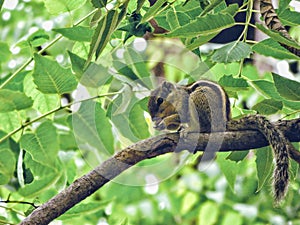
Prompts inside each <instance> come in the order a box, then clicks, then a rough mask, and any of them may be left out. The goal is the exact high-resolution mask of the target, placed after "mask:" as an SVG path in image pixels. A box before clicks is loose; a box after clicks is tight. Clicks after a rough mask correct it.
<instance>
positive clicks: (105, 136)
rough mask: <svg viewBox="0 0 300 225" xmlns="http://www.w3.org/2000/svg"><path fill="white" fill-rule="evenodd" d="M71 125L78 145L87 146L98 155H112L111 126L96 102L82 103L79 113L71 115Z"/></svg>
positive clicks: (112, 139) (112, 138)
mask: <svg viewBox="0 0 300 225" xmlns="http://www.w3.org/2000/svg"><path fill="white" fill-rule="evenodd" d="M72 124H73V127H74V134H75V137H76V139H77V140H78V141H79V142H80V143H83V144H89V145H90V146H93V147H95V148H96V149H98V151H99V152H100V153H104V154H109V155H111V154H113V153H114V137H113V134H112V126H111V124H110V121H109V119H108V118H107V117H106V112H105V111H104V110H103V109H102V107H101V105H100V104H99V103H98V102H96V103H95V102H92V101H89V102H83V103H82V104H81V105H80V109H79V111H78V112H76V113H74V114H73V116H72ZM82 131H84V132H82Z"/></svg>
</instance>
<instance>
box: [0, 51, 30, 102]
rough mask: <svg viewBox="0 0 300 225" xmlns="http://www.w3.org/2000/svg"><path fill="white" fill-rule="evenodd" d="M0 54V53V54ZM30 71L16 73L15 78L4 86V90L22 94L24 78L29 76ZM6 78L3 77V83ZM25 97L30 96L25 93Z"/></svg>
mask: <svg viewBox="0 0 300 225" xmlns="http://www.w3.org/2000/svg"><path fill="white" fill-rule="evenodd" d="M0 54H1V53H0ZM29 73H30V71H22V72H20V73H18V75H17V76H15V77H14V78H13V79H12V80H11V81H10V82H9V83H8V84H7V85H6V86H5V89H9V90H12V91H21V92H23V91H24V86H26V85H24V79H25V77H26V75H27V74H29ZM7 78H8V77H5V79H3V81H5V80H6V79H7ZM25 94H26V95H27V96H30V95H28V94H27V93H25Z"/></svg>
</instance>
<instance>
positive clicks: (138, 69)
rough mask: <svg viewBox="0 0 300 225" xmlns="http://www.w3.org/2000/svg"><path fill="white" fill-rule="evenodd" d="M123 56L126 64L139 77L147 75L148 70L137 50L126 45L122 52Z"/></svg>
mask: <svg viewBox="0 0 300 225" xmlns="http://www.w3.org/2000/svg"><path fill="white" fill-rule="evenodd" d="M124 58H125V62H126V64H127V65H128V66H129V67H130V68H131V69H132V71H133V72H134V73H135V74H136V75H137V76H138V77H139V78H143V77H149V70H148V68H147V66H146V63H145V62H144V59H143V58H142V56H141V55H140V54H139V52H137V51H136V50H134V49H133V48H130V47H128V48H126V51H125V53H124Z"/></svg>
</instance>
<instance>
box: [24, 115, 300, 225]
mask: <svg viewBox="0 0 300 225" xmlns="http://www.w3.org/2000/svg"><path fill="white" fill-rule="evenodd" d="M275 125H276V126H277V127H278V128H279V129H280V130H282V131H283V132H284V134H285V136H286V137H287V138H288V139H289V140H290V141H292V142H299V141H300V119H295V120H291V121H282V122H277V123H275ZM211 137H214V136H211ZM220 137H222V138H220ZM195 138H197V139H198V142H197V143H195V144H194V146H193V144H192V143H193V142H192V141H191V142H190V143H189V142H188V141H184V142H182V141H181V140H180V139H179V134H178V133H169V134H165V135H160V136H156V137H153V138H149V139H146V140H143V141H140V142H138V143H136V144H134V145H132V146H129V147H127V148H125V149H124V150H122V151H120V152H118V153H117V154H115V155H114V156H113V157H111V158H110V159H108V160H106V161H105V162H103V163H102V164H101V165H99V166H98V167H96V168H95V169H94V170H92V171H90V172H89V173H88V174H86V175H84V176H82V177H81V178H79V179H77V180H76V181H74V183H72V184H71V185H70V186H69V187H68V188H66V189H65V190H63V191H62V192H60V193H59V194H58V195H56V196H54V197H53V198H52V199H50V200H49V201H48V202H46V203H44V204H43V205H41V206H40V207H39V208H37V209H36V210H34V211H33V212H32V213H31V214H30V215H29V216H28V217H27V218H26V219H25V220H24V221H23V222H21V223H20V224H22V225H25V224H28V225H29V224H30V225H35V224H39V225H43V224H48V223H50V222H51V221H52V220H54V219H55V218H57V217H59V216H60V215H62V214H63V213H64V212H66V211H67V210H68V209H70V208H72V207H73V206H74V205H76V204H77V203H79V202H80V201H82V200H83V199H85V198H86V197H88V196H90V195H91V194H93V193H94V192H95V191H97V190H98V189H99V188H101V187H102V186H103V185H104V184H106V183H107V182H109V181H110V180H111V179H113V178H115V177H116V176H118V175H119V174H120V173H122V172H123V171H124V170H126V169H128V168H129V167H131V166H133V165H135V164H136V163H138V162H140V161H142V160H144V159H150V158H154V157H156V156H159V155H162V154H165V153H168V152H174V151H180V150H184V149H186V147H188V148H189V150H190V151H193V150H194V149H192V148H194V147H195V146H196V148H197V149H199V151H202V149H205V147H206V145H207V143H208V141H209V142H210V143H213V144H214V146H218V144H219V143H220V142H219V141H220V140H222V142H221V144H220V146H219V147H220V149H219V151H232V150H235V151H240V150H248V149H254V148H260V147H263V146H267V145H268V142H267V141H266V139H265V138H264V136H263V135H262V134H260V133H259V132H256V131H239V132H225V133H222V134H219V135H218V138H216V139H217V142H216V141H215V140H216V139H213V138H210V134H203V133H202V134H196V133H194V134H190V135H189V137H188V139H189V140H195ZM209 138H210V140H209ZM197 139H196V140H197Z"/></svg>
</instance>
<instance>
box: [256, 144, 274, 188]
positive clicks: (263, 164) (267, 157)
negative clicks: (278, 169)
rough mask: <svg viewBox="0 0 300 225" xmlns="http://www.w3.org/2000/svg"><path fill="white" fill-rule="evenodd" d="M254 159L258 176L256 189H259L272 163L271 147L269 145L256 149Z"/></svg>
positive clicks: (268, 175) (268, 174) (264, 181)
mask: <svg viewBox="0 0 300 225" xmlns="http://www.w3.org/2000/svg"><path fill="white" fill-rule="evenodd" d="M255 161H256V170H257V177H258V187H257V191H260V190H261V188H262V187H263V186H264V184H265V183H266V181H267V180H268V178H269V177H270V173H271V170H272V163H273V155H272V149H271V148H270V147H263V148H260V149H257V151H256V160H255Z"/></svg>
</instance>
